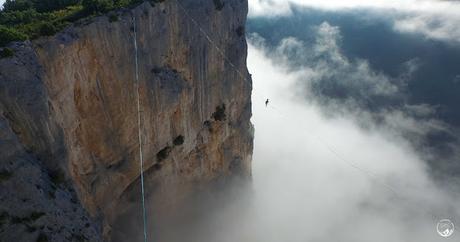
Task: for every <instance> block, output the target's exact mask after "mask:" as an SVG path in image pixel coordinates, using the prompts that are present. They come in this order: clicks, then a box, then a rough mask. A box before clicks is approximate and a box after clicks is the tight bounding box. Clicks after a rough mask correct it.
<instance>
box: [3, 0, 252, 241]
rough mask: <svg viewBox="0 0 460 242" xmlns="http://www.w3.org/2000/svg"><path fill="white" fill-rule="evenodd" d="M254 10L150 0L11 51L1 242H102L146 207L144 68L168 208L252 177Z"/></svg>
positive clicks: (154, 180)
mask: <svg viewBox="0 0 460 242" xmlns="http://www.w3.org/2000/svg"><path fill="white" fill-rule="evenodd" d="M114 15H115V16H116V18H115V17H114ZM246 15H247V1H245V0H214V1H211V0H166V1H163V2H161V3H150V2H144V3H142V4H140V5H138V6H137V7H135V8H133V9H124V10H118V11H115V12H112V13H111V14H110V16H109V15H107V16H99V17H95V18H91V19H87V20H82V21H80V22H79V23H77V24H73V25H72V26H70V27H68V28H66V29H65V30H64V31H61V32H60V33H58V34H56V35H54V36H52V37H44V38H41V39H38V40H35V41H32V42H29V41H26V42H15V43H12V44H10V45H9V48H11V49H12V50H14V56H12V57H8V58H2V59H0V188H1V189H0V240H1V241H35V240H37V241H40V240H39V239H44V238H46V239H47V240H41V241H73V240H75V241H99V240H102V239H103V238H110V234H111V227H112V225H113V223H114V221H116V220H117V219H118V217H119V216H120V214H122V213H123V210H124V209H125V208H127V207H128V205H127V204H129V203H140V188H139V175H140V161H139V146H138V145H139V141H138V113H137V92H136V90H137V85H136V78H135V77H136V59H137V63H138V73H137V75H138V77H139V78H138V80H139V90H140V92H139V97H140V99H139V100H140V110H141V131H142V136H141V137H142V144H143V145H142V148H143V155H144V169H145V172H144V174H145V182H146V191H147V193H148V194H147V195H148V196H151V195H154V196H155V201H154V203H155V204H157V205H158V206H159V207H160V208H161V209H160V208H158V210H165V209H167V208H169V207H174V205H175V204H179V203H180V202H181V200H182V199H183V198H184V197H187V196H188V194H190V193H193V192H194V190H195V189H196V187H198V186H200V184H208V183H213V182H215V181H216V180H222V179H226V178H231V177H235V176H241V177H246V178H247V177H250V174H251V168H250V162H251V155H252V139H253V137H252V125H251V123H250V117H251V89H252V84H251V81H250V76H249V74H248V71H247V68H246V54H247V53H246V51H247V49H246V40H245V35H244V26H245V21H246ZM204 33H206V34H207V35H209V36H206V34H204ZM210 41H211V42H212V43H211V42H210ZM135 44H137V46H138V48H137V51H136V49H135ZM152 202H153V201H152ZM102 234H104V235H102Z"/></svg>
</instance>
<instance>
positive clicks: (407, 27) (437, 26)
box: [249, 0, 460, 44]
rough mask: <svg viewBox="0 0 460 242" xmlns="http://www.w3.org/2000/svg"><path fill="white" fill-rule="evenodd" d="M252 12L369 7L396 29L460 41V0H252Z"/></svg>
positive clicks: (268, 13) (267, 13) (271, 13)
mask: <svg viewBox="0 0 460 242" xmlns="http://www.w3.org/2000/svg"><path fill="white" fill-rule="evenodd" d="M249 2H250V4H249V7H250V16H251V17H257V16H267V17H274V16H283V15H289V14H291V13H292V11H293V9H294V8H298V7H299V6H300V7H308V8H316V9H321V10H326V11H353V10H369V11H374V12H381V13H383V14H382V16H384V17H385V18H389V19H391V20H392V21H393V25H394V29H395V30H396V31H400V32H403V33H416V34H421V35H423V36H424V37H426V38H429V39H435V40H441V41H449V42H453V43H456V44H458V43H459V42H460V27H459V26H458V23H459V22H460V15H459V14H458V13H459V12H460V3H459V2H457V1H438V0H400V1H386V0H375V1H360V0H329V1H321V0H288V1H286V0H252V1H249Z"/></svg>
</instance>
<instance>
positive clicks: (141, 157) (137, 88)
mask: <svg viewBox="0 0 460 242" xmlns="http://www.w3.org/2000/svg"><path fill="white" fill-rule="evenodd" d="M132 21H133V43H134V63H135V72H136V74H135V81H136V94H137V96H136V98H137V131H138V141H139V162H140V173H141V174H140V180H141V200H142V218H143V225H144V242H147V212H146V209H145V189H144V154H143V152H142V123H141V98H140V95H139V93H140V92H139V88H140V85H139V62H138V48H137V30H136V17H135V16H134V15H133V18H132Z"/></svg>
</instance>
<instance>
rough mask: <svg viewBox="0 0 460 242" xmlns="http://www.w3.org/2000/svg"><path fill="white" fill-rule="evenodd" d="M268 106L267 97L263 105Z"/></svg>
mask: <svg viewBox="0 0 460 242" xmlns="http://www.w3.org/2000/svg"><path fill="white" fill-rule="evenodd" d="M267 106H268V98H267V101H265V107H267Z"/></svg>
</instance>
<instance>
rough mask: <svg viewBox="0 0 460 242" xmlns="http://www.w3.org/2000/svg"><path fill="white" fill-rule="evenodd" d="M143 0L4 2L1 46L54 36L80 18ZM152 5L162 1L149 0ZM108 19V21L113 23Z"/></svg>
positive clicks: (1, 21) (1, 22)
mask: <svg viewBox="0 0 460 242" xmlns="http://www.w3.org/2000/svg"><path fill="white" fill-rule="evenodd" d="M142 2H143V0H6V2H5V3H4V5H3V9H2V10H1V11H0V47H2V46H5V45H7V44H8V43H10V42H12V41H24V40H27V39H36V38H38V37H40V36H49V35H53V34H55V33H56V32H58V31H60V30H62V29H63V28H65V27H66V26H67V25H69V24H70V23H72V22H75V21H77V20H79V19H82V18H86V17H91V16H95V15H99V14H104V13H107V12H109V11H111V10H114V9H118V8H123V7H130V6H133V5H136V4H139V3H142ZM150 2H151V3H152V4H154V3H156V2H162V0H150ZM116 19H117V17H116V16H111V17H110V21H111V22H113V21H116Z"/></svg>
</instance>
